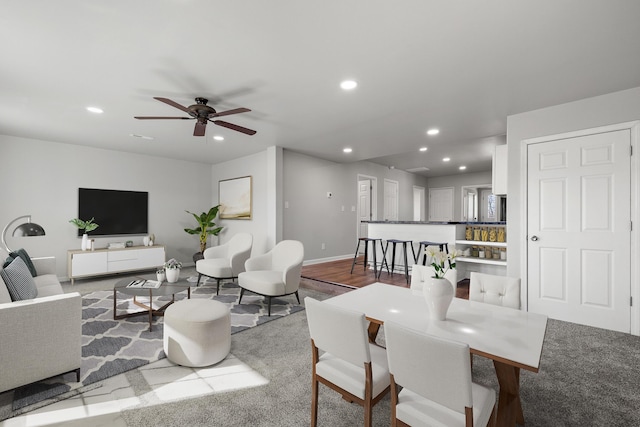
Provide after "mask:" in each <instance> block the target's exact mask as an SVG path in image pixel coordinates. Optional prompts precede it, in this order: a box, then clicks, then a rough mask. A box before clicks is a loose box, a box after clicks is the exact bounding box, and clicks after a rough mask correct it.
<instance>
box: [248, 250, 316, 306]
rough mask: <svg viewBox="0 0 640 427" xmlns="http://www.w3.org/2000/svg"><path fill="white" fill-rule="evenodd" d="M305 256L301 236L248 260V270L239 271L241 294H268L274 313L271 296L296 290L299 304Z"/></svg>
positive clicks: (289, 293)
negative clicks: (298, 239) (299, 238)
mask: <svg viewBox="0 0 640 427" xmlns="http://www.w3.org/2000/svg"><path fill="white" fill-rule="evenodd" d="M303 260H304V246H303V245H302V243H301V242H298V241H297V240H283V241H281V242H280V243H278V244H277V245H276V246H274V248H273V249H271V250H270V251H269V252H267V253H266V254H263V255H259V256H256V257H252V258H249V259H248V260H247V262H245V270H246V271H245V272H243V273H240V274H239V275H238V284H239V285H240V288H241V289H240V298H239V299H238V304H240V303H241V301H242V296H243V295H244V292H245V291H250V292H253V293H254V294H257V295H262V296H264V297H267V298H268V312H269V316H271V298H272V297H279V296H285V295H291V294H295V295H296V299H297V300H298V304H300V297H299V296H298V287H299V286H300V274H301V273H302V261H303Z"/></svg>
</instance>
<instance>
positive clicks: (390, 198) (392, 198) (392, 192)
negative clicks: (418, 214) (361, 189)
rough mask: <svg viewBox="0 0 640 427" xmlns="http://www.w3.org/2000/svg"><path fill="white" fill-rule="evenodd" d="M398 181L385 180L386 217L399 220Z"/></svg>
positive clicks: (387, 219)
mask: <svg viewBox="0 0 640 427" xmlns="http://www.w3.org/2000/svg"><path fill="white" fill-rule="evenodd" d="M398 186H399V184H398V181H393V180H391V179H385V180H384V219H385V220H386V221H397V220H398Z"/></svg>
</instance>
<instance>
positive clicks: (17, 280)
mask: <svg viewBox="0 0 640 427" xmlns="http://www.w3.org/2000/svg"><path fill="white" fill-rule="evenodd" d="M0 275H1V276H2V280H4V283H5V285H7V290H8V291H9V295H11V299H12V300H13V301H21V300H25V299H33V298H35V297H37V296H38V288H37V287H36V282H35V281H34V280H33V276H31V272H29V268H28V267H27V265H26V264H25V263H24V261H23V260H22V258H20V257H18V258H15V259H14V260H13V261H12V262H11V264H9V265H8V266H6V267H5V268H4V269H3V270H2V271H0Z"/></svg>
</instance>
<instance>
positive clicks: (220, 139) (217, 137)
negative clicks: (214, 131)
mask: <svg viewBox="0 0 640 427" xmlns="http://www.w3.org/2000/svg"><path fill="white" fill-rule="evenodd" d="M213 139H215V140H216V141H224V136H222V135H214V136H213Z"/></svg>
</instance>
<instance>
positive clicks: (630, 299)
mask: <svg viewBox="0 0 640 427" xmlns="http://www.w3.org/2000/svg"><path fill="white" fill-rule="evenodd" d="M629 305H630V306H631V307H633V297H629Z"/></svg>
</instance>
